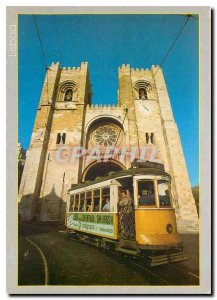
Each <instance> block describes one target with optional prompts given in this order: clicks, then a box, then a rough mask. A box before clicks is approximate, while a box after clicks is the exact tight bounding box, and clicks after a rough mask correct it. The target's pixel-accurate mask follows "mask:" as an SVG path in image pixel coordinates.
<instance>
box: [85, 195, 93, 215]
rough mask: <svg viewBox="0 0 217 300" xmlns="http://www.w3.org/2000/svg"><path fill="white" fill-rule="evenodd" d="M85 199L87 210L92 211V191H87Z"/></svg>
mask: <svg viewBox="0 0 217 300" xmlns="http://www.w3.org/2000/svg"><path fill="white" fill-rule="evenodd" d="M86 198H87V200H86V203H87V211H88V212H90V211H92V191H90V192H87V196H86Z"/></svg>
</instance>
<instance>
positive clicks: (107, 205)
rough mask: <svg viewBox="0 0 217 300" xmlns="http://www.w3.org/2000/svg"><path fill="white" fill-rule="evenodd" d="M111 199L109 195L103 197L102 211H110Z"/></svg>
mask: <svg viewBox="0 0 217 300" xmlns="http://www.w3.org/2000/svg"><path fill="white" fill-rule="evenodd" d="M110 210H111V207H110V199H109V197H103V198H102V211H110Z"/></svg>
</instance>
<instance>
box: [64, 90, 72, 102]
mask: <svg viewBox="0 0 217 300" xmlns="http://www.w3.org/2000/svg"><path fill="white" fill-rule="evenodd" d="M72 95H73V91H72V89H67V90H66V92H65V96H64V101H72Z"/></svg>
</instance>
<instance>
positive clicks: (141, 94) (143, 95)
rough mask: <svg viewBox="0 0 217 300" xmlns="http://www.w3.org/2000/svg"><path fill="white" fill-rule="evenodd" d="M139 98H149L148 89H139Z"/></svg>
mask: <svg viewBox="0 0 217 300" xmlns="http://www.w3.org/2000/svg"><path fill="white" fill-rule="evenodd" d="M139 99H142V100H146V99H148V97H147V91H146V89H145V88H141V89H139Z"/></svg>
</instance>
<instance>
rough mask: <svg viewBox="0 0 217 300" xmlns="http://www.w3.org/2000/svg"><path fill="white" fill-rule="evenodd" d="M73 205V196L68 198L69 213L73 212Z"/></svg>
mask: <svg viewBox="0 0 217 300" xmlns="http://www.w3.org/2000/svg"><path fill="white" fill-rule="evenodd" d="M73 205H74V195H72V196H71V197H70V202H69V211H73Z"/></svg>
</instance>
